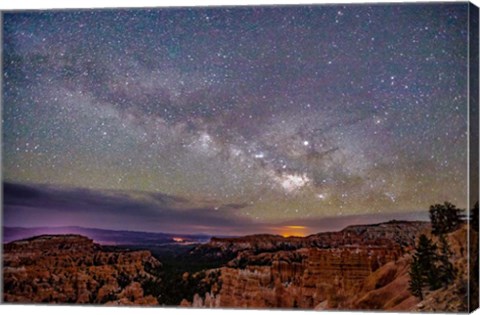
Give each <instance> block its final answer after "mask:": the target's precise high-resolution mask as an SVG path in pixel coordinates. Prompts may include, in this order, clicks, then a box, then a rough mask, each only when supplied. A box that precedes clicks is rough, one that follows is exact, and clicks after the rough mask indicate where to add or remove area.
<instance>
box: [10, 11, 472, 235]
mask: <svg viewBox="0 0 480 315" xmlns="http://www.w3.org/2000/svg"><path fill="white" fill-rule="evenodd" d="M467 17H468V5H467V3H460V4H438V3H437V4H422V5H421V4H418V5H417V4H408V5H407V4H397V5H348V6H339V5H331V6H328V5H317V6H290V7H236V8H227V7H223V8H222V7H219V8H208V9H206V8H192V9H178V8H177V9H173V8H171V9H167V8H163V9H135V10H133V9H132V10H82V11H50V12H47V11H37V12H33V11H32V12H10V13H5V14H4V15H3V143H2V145H3V180H4V183H5V187H6V188H5V197H4V224H5V225H8V226H47V225H50V226H58V225H82V226H89V227H102V228H115V229H131V230H148V231H166V232H178V231H181V232H182V233H184V232H186V231H187V232H192V233H194V232H195V233H196V232H204V233H211V234H243V233H258V232H269V233H280V234H281V233H283V234H308V233H313V232H318V231H320V230H325V229H327V230H328V229H330V230H332V229H338V228H341V227H343V226H345V225H347V224H353V223H359V222H367V221H368V222H370V221H375V220H376V221H382V220H383V219H386V218H410V219H415V218H426V217H427V211H428V207H429V206H430V205H431V204H433V203H441V202H443V201H446V200H448V201H450V202H452V203H454V204H456V205H457V206H459V207H462V208H466V207H467V188H466V187H467V134H466V131H467V112H468V107H467V105H468V104H467V66H468V63H467V58H468V55H467V41H468V30H467Z"/></svg>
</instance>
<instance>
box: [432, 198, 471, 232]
mask: <svg viewBox="0 0 480 315" xmlns="http://www.w3.org/2000/svg"><path fill="white" fill-rule="evenodd" d="M463 211H465V210H462V209H458V208H457V207H456V206H455V205H454V204H452V203H450V202H445V203H444V204H443V205H442V204H436V205H433V206H430V210H429V214H430V221H431V223H432V234H434V235H439V234H444V233H449V232H453V231H455V230H456V229H458V228H459V227H460V225H461V223H462V222H463V221H464V219H465V217H464V215H463V214H462V212H463Z"/></svg>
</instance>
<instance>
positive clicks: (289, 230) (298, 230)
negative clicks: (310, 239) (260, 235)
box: [277, 225, 307, 237]
mask: <svg viewBox="0 0 480 315" xmlns="http://www.w3.org/2000/svg"><path fill="white" fill-rule="evenodd" d="M277 230H278V231H279V232H280V235H282V236H283V237H289V236H299V237H304V236H306V233H307V231H306V230H307V227H306V226H302V225H285V226H282V227H279V228H278V229H277Z"/></svg>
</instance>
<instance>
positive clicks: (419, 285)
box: [410, 234, 441, 298]
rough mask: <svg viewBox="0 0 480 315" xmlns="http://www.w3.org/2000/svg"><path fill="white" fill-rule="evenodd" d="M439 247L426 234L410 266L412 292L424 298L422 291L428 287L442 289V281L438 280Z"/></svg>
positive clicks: (419, 242) (422, 237)
mask: <svg viewBox="0 0 480 315" xmlns="http://www.w3.org/2000/svg"><path fill="white" fill-rule="evenodd" d="M436 252H437V246H436V245H435V244H434V243H433V242H432V240H431V239H429V238H428V237H427V236H426V235H425V234H422V235H420V238H419V240H418V244H417V247H416V248H415V254H414V255H413V257H412V259H413V260H412V261H413V262H412V264H411V265H410V292H412V294H413V295H415V296H417V297H420V298H423V293H421V292H420V291H421V290H422V289H423V288H424V287H425V286H427V285H428V287H429V289H430V290H436V289H438V288H440V286H441V281H440V279H439V278H438V268H437V261H438V256H437V253H436Z"/></svg>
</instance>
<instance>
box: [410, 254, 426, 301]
mask: <svg viewBox="0 0 480 315" xmlns="http://www.w3.org/2000/svg"><path fill="white" fill-rule="evenodd" d="M408 274H409V275H410V281H409V283H408V284H409V287H408V288H409V290H410V292H412V294H413V295H414V296H416V297H418V298H419V299H420V300H423V286H424V281H423V270H422V267H421V265H420V263H419V261H418V258H417V257H416V256H413V261H412V264H411V266H410V271H409V273H408Z"/></svg>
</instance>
